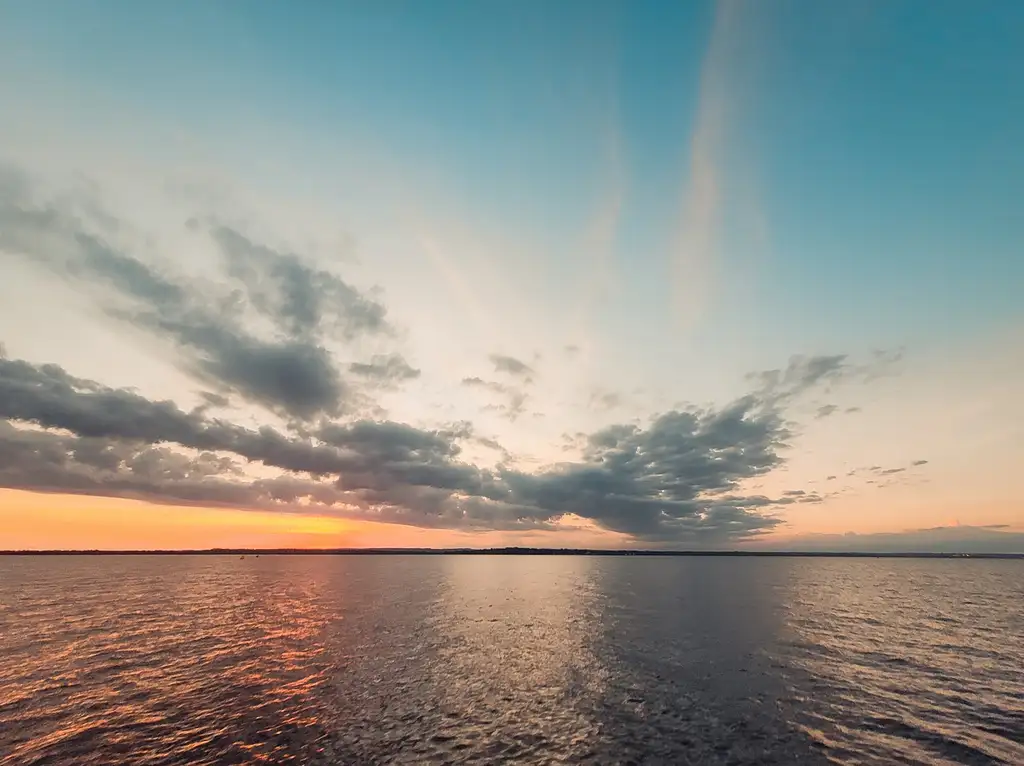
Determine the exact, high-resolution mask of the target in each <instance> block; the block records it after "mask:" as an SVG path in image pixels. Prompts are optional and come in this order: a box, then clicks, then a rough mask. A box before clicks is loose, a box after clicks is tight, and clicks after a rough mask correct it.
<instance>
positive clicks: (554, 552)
mask: <svg viewBox="0 0 1024 766" xmlns="http://www.w3.org/2000/svg"><path fill="white" fill-rule="evenodd" d="M0 556H705V557H707V556H729V557H737V558H742V557H748V558H751V557H754V558H769V557H775V558H779V557H782V558H862V559H863V558H874V559H894V558H895V559H961V558H970V559H1024V553H988V552H985V553H955V552H918V553H915V552H913V551H904V552H892V551H877V552H865V551H665V550H621V549H617V550H600V549H590V548H203V549H195V550H191V549H182V550H110V551H107V550H38V551H36V550H11V551H0Z"/></svg>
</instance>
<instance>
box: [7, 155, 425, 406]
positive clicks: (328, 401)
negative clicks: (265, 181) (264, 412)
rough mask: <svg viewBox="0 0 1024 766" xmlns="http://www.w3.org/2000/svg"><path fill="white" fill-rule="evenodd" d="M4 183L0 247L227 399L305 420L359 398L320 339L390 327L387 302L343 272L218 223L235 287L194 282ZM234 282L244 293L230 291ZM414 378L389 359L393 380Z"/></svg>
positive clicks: (16, 177)
mask: <svg viewBox="0 0 1024 766" xmlns="http://www.w3.org/2000/svg"><path fill="white" fill-rule="evenodd" d="M0 181H2V182H0V223H2V224H3V225H2V226H0V248H3V250H5V251H6V252H8V253H11V254H16V255H19V256H22V257H25V258H28V259H29V260H31V261H34V262H36V263H39V264H42V265H45V266H48V267H50V268H52V269H54V270H55V271H57V272H58V273H61V274H63V275H64V276H65V277H66V278H69V279H74V280H77V282H79V283H81V284H84V285H86V286H88V287H90V288H94V289H99V290H100V291H101V295H100V296H99V300H100V302H101V304H102V305H103V306H104V309H105V311H106V312H107V313H108V314H109V315H110V316H112V317H116V318H118V319H120V320H123V321H125V322H127V323H129V324H131V325H132V326H133V327H135V328H137V329H144V330H148V331H149V332H151V333H152V334H154V335H155V336H158V337H160V338H161V339H164V340H166V341H170V342H171V343H172V344H174V346H176V347H177V348H178V350H179V351H180V352H181V355H180V361H181V363H182V366H183V367H184V369H185V370H186V371H188V372H189V373H191V374H193V375H195V376H197V377H198V378H200V379H201V380H203V381H204V383H205V384H206V385H209V386H211V387H213V388H214V389H216V390H217V391H218V392H219V393H221V394H224V393H235V394H237V395H239V396H240V397H242V398H244V399H247V400H249V401H252V402H256V403H259V404H261V405H263V406H265V407H267V408H269V409H271V410H273V411H275V412H278V413H281V414H283V415H286V416H289V417H293V418H300V419H310V418H314V417H316V416H318V415H323V414H326V415H331V416H337V415H340V414H342V413H344V412H346V411H347V410H350V409H351V408H352V406H353V405H354V403H355V401H356V400H357V399H358V397H357V396H356V395H355V392H354V391H353V389H352V388H351V386H349V385H347V384H346V382H345V380H344V379H343V378H342V376H341V374H340V372H339V370H338V369H337V368H336V366H335V363H334V360H333V358H332V355H331V354H330V352H329V351H328V350H327V349H326V347H325V346H324V345H323V343H322V340H323V338H324V337H325V336H331V337H334V336H336V335H337V336H339V337H341V338H344V339H351V338H353V337H355V336H356V335H359V334H364V333H366V334H386V333H388V332H390V327H389V325H388V324H387V321H386V318H385V310H384V307H383V306H381V305H380V304H379V303H377V302H375V301H373V300H370V299H369V298H367V297H366V296H365V295H363V294H362V293H360V292H359V291H357V290H356V289H355V288H353V287H352V286H351V285H349V284H347V283H346V282H344V281H343V280H341V279H340V278H338V277H337V276H335V275H332V274H330V273H328V272H326V271H323V270H321V269H316V268H314V267H312V266H311V265H309V264H308V263H306V262H305V261H304V260H303V259H301V258H300V257H299V256H297V255H294V254H291V253H285V252H279V251H276V250H273V249H271V248H269V247H266V246H263V245H260V244H257V243H255V242H253V241H252V240H250V239H248V238H247V237H245V236H244V235H242V234H241V233H239V232H238V231H236V230H234V229H231V228H229V227H226V226H223V225H214V226H212V227H211V228H210V234H211V236H212V237H213V239H214V240H215V241H216V242H217V243H218V245H219V246H220V248H221V250H222V251H223V253H224V255H225V271H226V273H225V276H226V277H227V280H225V281H224V282H221V283H217V284H210V283H204V282H200V281H198V280H195V279H187V278H185V277H183V276H181V275H174V274H173V273H172V272H171V270H169V269H166V268H160V267H158V266H157V265H155V264H153V263H149V262H146V261H144V260H142V259H141V258H139V257H136V256H134V255H130V254H128V253H127V252H125V251H124V250H123V249H121V248H119V247H118V246H117V245H115V244H114V243H113V242H111V241H108V240H106V239H104V238H103V236H102V234H101V233H100V232H99V230H98V229H97V228H96V227H93V229H92V230H90V228H89V227H88V226H87V219H88V216H86V215H84V214H82V213H81V211H79V210H77V209H76V208H74V207H73V206H69V204H65V203H61V204H57V203H52V202H39V201H36V200H34V199H33V198H32V195H31V191H32V188H31V184H30V183H29V182H28V180H27V179H26V178H25V176H24V175H23V174H19V173H17V172H16V171H12V170H10V169H8V170H6V171H5V172H2V173H0ZM91 207H96V205H91ZM107 228H110V227H109V226H108V227H107ZM115 228H116V227H115ZM231 280H235V281H236V282H237V283H238V285H239V286H240V287H239V288H238V289H230V290H226V289H225V285H228V286H230V284H231ZM254 316H255V317H262V318H264V319H269V320H270V323H271V326H272V328H273V329H272V332H271V333H270V334H269V335H259V334H256V333H254V332H253V331H251V330H250V329H248V328H249V323H248V322H247V320H248V319H251V318H252V317H254ZM371 364H373V363H371ZM410 371H411V368H408V369H406V368H403V367H401V364H400V363H399V361H397V360H396V361H390V362H386V363H385V373H386V374H387V375H391V376H396V375H397V376H402V375H405V376H408V375H409V374H410ZM355 372H356V373H357V374H366V373H367V370H364V369H362V368H357V369H356V370H355ZM390 379H391V380H394V377H392V378H390Z"/></svg>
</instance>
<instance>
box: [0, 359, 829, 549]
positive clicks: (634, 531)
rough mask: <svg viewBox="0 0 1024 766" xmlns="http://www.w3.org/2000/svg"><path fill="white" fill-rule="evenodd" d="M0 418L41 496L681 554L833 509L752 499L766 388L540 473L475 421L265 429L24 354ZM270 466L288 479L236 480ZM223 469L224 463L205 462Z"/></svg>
mask: <svg viewBox="0 0 1024 766" xmlns="http://www.w3.org/2000/svg"><path fill="white" fill-rule="evenodd" d="M0 417H2V418H4V419H6V420H8V421H11V422H13V423H16V424H21V425H20V426H19V427H17V428H15V427H13V426H7V427H6V428H5V431H4V437H5V439H6V443H7V445H8V450H9V451H10V452H12V453H13V452H16V453H17V454H18V455H19V456H20V457H19V459H18V460H17V461H10V462H9V464H7V465H6V467H5V469H4V472H3V474H2V477H3V478H2V480H3V481H4V482H5V486H17V487H32V488H34V489H37V490H49V491H75V492H90V493H98V494H104V493H107V494H110V495H126V496H144V497H147V498H150V499H156V500H159V499H160V498H161V497H163V498H164V499H163V502H171V501H179V500H187V501H189V502H196V503H202V502H203V501H204V498H205V499H208V500H209V502H211V503H236V504H238V505H239V506H241V507H276V506H279V505H285V506H289V507H291V508H293V509H294V508H296V507H307V506H313V505H315V506H322V507H325V508H333V509H334V510H335V511H336V512H338V513H342V514H348V515H356V516H359V517H360V518H373V519H377V520H395V521H398V520H400V521H402V522H403V523H410V524H419V525H422V526H446V527H460V528H485V529H522V528H550V527H552V525H554V524H555V523H556V522H557V520H558V519H559V518H561V517H563V516H565V515H568V514H572V515H575V516H579V517H581V518H584V519H588V520H590V521H592V522H594V523H596V524H597V525H599V526H600V527H603V528H605V529H609V530H614V531H618V532H624V533H627V534H630V535H633V536H634V537H635V538H636V539H638V540H641V541H647V542H652V543H657V544H668V545H673V544H675V545H686V544H689V545H706V544H708V545H721V544H726V543H729V542H733V541H737V540H743V539H748V538H751V537H756V536H757V535H758V534H761V533H763V532H765V531H767V530H770V529H773V528H774V527H776V526H777V525H778V524H780V523H781V521H780V520H779V519H778V517H777V516H775V515H773V514H772V513H771V509H772V508H775V507H782V506H785V505H788V504H791V503H794V502H818V501H820V498H819V497H818V496H817V495H813V494H806V493H805V494H804V495H801V494H799V491H791V492H790V493H787V494H786V495H784V496H783V497H780V498H774V499H773V498H769V497H765V496H762V495H748V494H744V493H743V492H741V491H739V490H740V487H741V485H742V483H743V482H744V481H746V480H748V479H751V478H753V477H757V476H761V475H764V474H766V473H768V472H770V471H772V470H774V469H775V468H777V467H778V466H780V465H782V464H783V462H784V458H783V456H782V455H781V451H782V450H783V449H784V448H785V446H786V443H787V439H788V438H789V436H790V433H789V431H788V429H787V427H786V424H785V420H784V418H783V417H782V414H781V412H780V411H779V410H778V409H777V407H776V406H775V404H774V403H773V401H772V400H770V399H764V398H760V397H758V396H756V395H753V394H752V395H748V396H745V397H742V398H740V399H738V400H736V401H734V402H732V403H731V404H729V405H727V406H725V407H723V408H720V409H690V410H677V411H672V412H668V413H664V414H662V415H659V416H658V417H656V418H654V419H653V420H652V421H651V422H650V424H649V425H648V426H646V427H641V426H637V425H633V424H620V425H614V426H609V427H607V428H604V429H601V430H599V431H597V432H594V433H591V434H589V435H587V436H586V437H585V439H584V442H583V458H582V460H580V461H577V462H572V463H563V464H558V465H554V466H551V467H548V468H546V469H543V470H540V471H537V472H534V473H528V472H524V471H520V470H513V469H510V468H507V467H498V468H497V469H494V470H490V469H483V468H480V467H478V466H475V465H473V464H471V463H468V462H466V461H464V460H463V459H462V458H461V454H462V450H461V447H460V442H462V441H465V440H470V439H475V438H476V437H475V436H474V435H473V432H472V428H471V426H470V425H469V424H466V423H460V424H455V425H453V426H451V427H447V428H444V429H434V430H424V429H420V428H416V427H413V426H410V425H407V424H402V423H395V422H388V421H370V420H359V421H353V422H348V423H332V422H325V423H320V424H318V425H315V426H311V427H303V428H301V429H299V430H298V431H297V432H293V433H289V432H287V431H279V430H276V429H273V428H269V427H262V428H259V429H255V430H254V429H250V428H245V427H242V426H239V425H235V424H233V423H230V422H228V421H225V420H223V419H219V418H218V419H212V418H208V417H206V416H205V415H204V414H203V413H202V412H201V411H193V412H184V411H182V410H181V409H179V408H178V407H177V406H176V405H174V404H173V403H172V402H167V401H150V400H148V399H146V398H144V397H142V396H140V395H138V394H136V393H134V392H132V391H128V390H124V389H112V388H108V387H105V386H103V385H101V384H99V383H97V382H94V381H90V380H84V379H81V378H77V377H74V376H72V375H70V374H69V373H67V372H66V371H65V370H63V369H62V368H61V367H58V366H56V365H33V364H30V363H28V362H24V361H21V360H10V359H0ZM26 428H28V430H26ZM40 429H42V430H40ZM28 444H33V445H35V446H33V447H32V448H31V449H29V448H28V447H27V446H26V445H28ZM11 445H14V446H13V447H12V446H11ZM153 449H156V450H157V452H149V451H148V450H153ZM180 450H185V451H186V452H188V451H191V452H193V453H199V454H191V455H184V456H183V455H179V454H176V453H177V452H178V451H180ZM83 455H85V456H88V457H82V456H83ZM189 461H191V462H189ZM196 461H199V462H196ZM215 461H227V462H221V463H217V462H215ZM256 463H258V464H261V465H262V466H263V467H264V468H265V469H277V471H279V472H280V473H279V475H277V476H273V477H270V478H264V477H260V478H254V477H249V476H247V475H245V474H237V475H236V474H235V473H234V472H235V471H236V467H237V466H241V467H242V469H244V467H245V466H246V465H248V464H256ZM213 465H218V466H223V470H219V471H216V472H213V473H212V474H211V472H210V471H207V470H204V468H203V466H213ZM239 470H241V469H239ZM206 490H209V491H208V494H206V495H204V492H205V491H206Z"/></svg>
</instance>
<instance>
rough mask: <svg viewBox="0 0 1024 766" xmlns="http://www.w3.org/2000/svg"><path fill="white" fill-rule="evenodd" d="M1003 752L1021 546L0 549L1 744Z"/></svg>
mask: <svg viewBox="0 0 1024 766" xmlns="http://www.w3.org/2000/svg"><path fill="white" fill-rule="evenodd" d="M829 761H834V762H838V763H878V764H891V763H928V764H932V763H966V764H991V763H1009V764H1024V561H977V560H974V561H972V560H874V559H742V558H741V559H729V558H724V559H723V558H709V559H704V558H671V559H644V558H603V557H578V558H574V557H557V556H550V557H549V556H543V557H528V556H507V557H502V556H479V557H478V556H451V557H448V556H439V557H413V556H409V557H405V556H387V557H383V556H382V557H376V556H360V557H328V556H310V557H297V556H290V557H284V556H282V557H268V556H262V557H260V558H255V557H252V556H250V557H247V558H246V559H244V560H241V559H239V558H238V557H237V556H235V557H214V556H194V557H192V556H182V557H81V558H77V557H68V558H65V557H59V558H34V557H32V558H28V557H26V558H18V557H15V558H6V559H0V763H3V764H5V765H6V764H31V763H47V764H93V763H95V764H101V763H102V764H115V763H139V764H158V763H159V764H172V763H174V764H177V763H181V764H185V763H188V764H192V763H196V764H200V763H211V764H212V763H245V762H262V763H288V762H294V763H342V764H358V765H362V764H375V763H409V764H429V763H451V762H456V763H666V764H686V763H728V764H746V763H751V764H754V763H778V764H792V763H827V762H829Z"/></svg>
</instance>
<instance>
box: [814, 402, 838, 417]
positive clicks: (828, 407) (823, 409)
mask: <svg viewBox="0 0 1024 766" xmlns="http://www.w3.org/2000/svg"><path fill="white" fill-rule="evenodd" d="M837 409H839V408H838V407H837V406H836V405H834V404H823V405H821V406H820V407H818V411H817V413H816V414H815V416H814V417H816V418H818V419H819V420H820V419H821V418H827V417H828V416H829V415H831V414H833V413H834V412H835V411H836V410H837Z"/></svg>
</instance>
